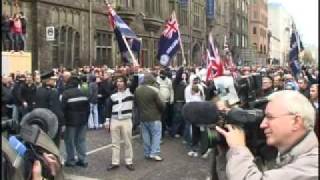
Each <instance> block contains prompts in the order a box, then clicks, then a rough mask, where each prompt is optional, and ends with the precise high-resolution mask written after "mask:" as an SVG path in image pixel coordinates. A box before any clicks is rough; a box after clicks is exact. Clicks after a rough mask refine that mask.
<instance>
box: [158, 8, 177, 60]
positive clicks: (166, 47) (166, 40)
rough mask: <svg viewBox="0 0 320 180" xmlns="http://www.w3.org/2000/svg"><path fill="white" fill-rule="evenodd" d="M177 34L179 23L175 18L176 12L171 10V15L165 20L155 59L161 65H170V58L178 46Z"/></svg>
mask: <svg viewBox="0 0 320 180" xmlns="http://www.w3.org/2000/svg"><path fill="white" fill-rule="evenodd" d="M179 35H180V33H179V25H178V22H177V19H176V14H175V12H173V13H172V15H171V17H170V18H169V19H168V20H167V22H166V24H165V29H164V31H163V32H162V34H161V36H160V40H159V46H158V47H159V48H158V54H157V59H158V60H159V62H160V64H161V65H163V66H168V65H170V62H171V58H172V57H173V56H174V55H175V54H176V52H177V51H178V49H179V48H180V42H179V39H180V37H179Z"/></svg>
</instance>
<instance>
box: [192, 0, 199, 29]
mask: <svg viewBox="0 0 320 180" xmlns="http://www.w3.org/2000/svg"><path fill="white" fill-rule="evenodd" d="M200 13H201V11H200V5H199V4H194V6H193V26H194V27H197V28H201V27H200V21H201V19H200V17H201V16H200Z"/></svg>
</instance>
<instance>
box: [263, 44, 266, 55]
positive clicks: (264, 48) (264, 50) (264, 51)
mask: <svg viewBox="0 0 320 180" xmlns="http://www.w3.org/2000/svg"><path fill="white" fill-rule="evenodd" d="M263 53H264V54H267V48H266V45H264V46H263Z"/></svg>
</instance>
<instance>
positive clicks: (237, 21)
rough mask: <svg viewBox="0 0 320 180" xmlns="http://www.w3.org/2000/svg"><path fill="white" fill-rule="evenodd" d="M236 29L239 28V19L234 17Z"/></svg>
mask: <svg viewBox="0 0 320 180" xmlns="http://www.w3.org/2000/svg"><path fill="white" fill-rule="evenodd" d="M236 27H237V28H239V27H240V19H239V16H236Z"/></svg>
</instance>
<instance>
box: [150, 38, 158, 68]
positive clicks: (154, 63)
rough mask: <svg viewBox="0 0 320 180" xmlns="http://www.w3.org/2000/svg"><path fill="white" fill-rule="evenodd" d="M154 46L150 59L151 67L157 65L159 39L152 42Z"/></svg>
mask: <svg viewBox="0 0 320 180" xmlns="http://www.w3.org/2000/svg"><path fill="white" fill-rule="evenodd" d="M153 43H154V46H153V55H152V58H151V63H150V66H151V67H153V66H155V65H156V64H157V63H158V59H157V54H158V45H159V39H157V38H156V39H154V40H153Z"/></svg>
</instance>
